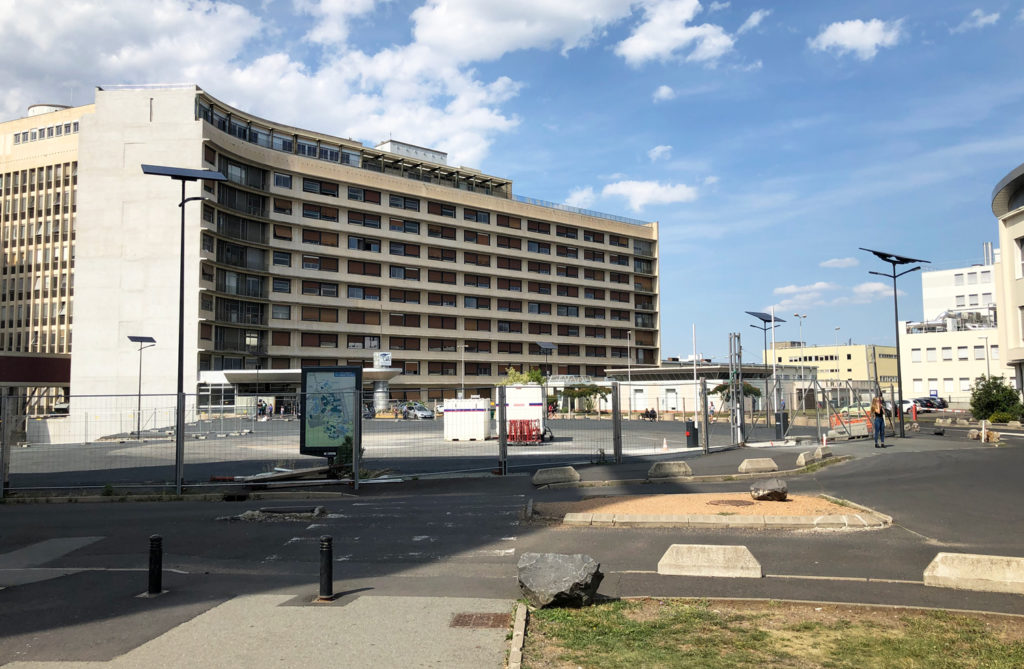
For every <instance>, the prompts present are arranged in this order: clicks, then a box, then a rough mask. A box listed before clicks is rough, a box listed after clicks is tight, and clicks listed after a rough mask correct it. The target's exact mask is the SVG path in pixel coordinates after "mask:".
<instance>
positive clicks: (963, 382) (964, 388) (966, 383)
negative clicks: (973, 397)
mask: <svg viewBox="0 0 1024 669" xmlns="http://www.w3.org/2000/svg"><path fill="white" fill-rule="evenodd" d="M970 391H971V380H970V379H965V378H963V377H961V378H960V392H962V393H969V392H970Z"/></svg>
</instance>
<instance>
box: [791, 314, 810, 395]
mask: <svg viewBox="0 0 1024 669" xmlns="http://www.w3.org/2000/svg"><path fill="white" fill-rule="evenodd" d="M793 317H794V318H797V319H799V321H800V383H801V384H803V382H804V319H805V318H807V314H793ZM799 408H800V410H801V411H803V409H804V389H803V386H802V385H801V388H800V403H799ZM801 415H802V414H801Z"/></svg>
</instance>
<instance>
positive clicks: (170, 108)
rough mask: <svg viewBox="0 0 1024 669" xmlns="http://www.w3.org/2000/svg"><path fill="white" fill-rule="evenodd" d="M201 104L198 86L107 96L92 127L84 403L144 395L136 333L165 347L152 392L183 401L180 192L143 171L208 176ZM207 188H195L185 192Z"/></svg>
mask: <svg viewBox="0 0 1024 669" xmlns="http://www.w3.org/2000/svg"><path fill="white" fill-rule="evenodd" d="M194 100H195V89H194V88H192V87H188V88H180V89H172V90H167V89H165V90H160V91H149V90H125V91H97V93H96V110H95V113H94V114H92V115H88V116H85V117H83V119H82V121H81V124H82V126H81V133H80V136H79V142H80V143H79V172H78V174H79V177H78V178H79V189H78V192H79V201H78V226H77V243H76V249H75V300H74V314H73V316H74V324H73V327H72V336H73V338H74V342H73V350H74V351H75V352H76V353H75V355H74V356H73V357H72V363H71V393H72V395H73V396H76V395H113V394H121V395H125V394H127V395H135V394H136V392H137V391H138V365H139V353H138V346H137V345H135V344H132V343H131V342H129V341H128V336H129V335H148V336H150V337H153V338H155V339H156V342H157V343H156V346H154V347H152V348H149V349H147V350H145V351H144V352H143V376H142V393H143V394H149V393H169V394H173V393H175V392H176V380H177V356H178V344H177V342H178V334H177V333H178V304H179V264H178V263H179V244H180V237H179V235H180V229H181V228H180V226H181V213H180V212H181V209H180V208H179V207H178V203H179V202H180V200H181V186H180V182H177V181H172V180H171V179H170V178H167V177H158V176H146V175H143V173H142V169H141V167H140V166H141V165H142V164H143V163H150V164H156V165H167V166H174V167H185V168H202V167H203V164H202V156H203V152H202V124H201V122H198V121H196V120H195V114H194ZM200 189H201V186H200V185H199V184H198V183H190V184H188V185H187V188H186V194H187V196H189V197H191V196H196V195H199V194H200ZM201 209H202V205H201V204H200V203H196V202H193V203H189V204H187V205H186V209H185V213H186V221H187V225H186V241H185V244H186V249H188V251H187V252H186V254H185V256H186V262H185V291H184V294H185V329H184V331H185V340H184V344H185V345H184V351H185V378H184V389H185V392H186V393H191V392H194V391H195V385H196V355H197V348H198V330H197V326H196V314H197V312H198V304H197V302H198V299H199V292H198V280H199V265H198V263H199V255H200V254H199V253H198V248H199V221H200V220H201V215H202V213H201ZM143 399H144V402H143V404H144V406H145V404H147V402H146V398H143ZM165 402H166V400H164V399H161V400H160V401H159V403H160V404H165ZM74 404H75V403H74V401H72V408H71V410H72V413H74V412H75V406H74ZM72 422H74V421H72Z"/></svg>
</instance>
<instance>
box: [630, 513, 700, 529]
mask: <svg viewBox="0 0 1024 669" xmlns="http://www.w3.org/2000/svg"><path fill="white" fill-rule="evenodd" d="M687 525H688V523H687V520H686V516H672V515H660V514H653V513H633V514H629V513H627V514H616V515H615V526H616V527H686V526H687Z"/></svg>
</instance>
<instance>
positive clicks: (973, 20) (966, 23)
mask: <svg viewBox="0 0 1024 669" xmlns="http://www.w3.org/2000/svg"><path fill="white" fill-rule="evenodd" d="M998 20H999V12H992V13H991V14H986V13H985V12H983V11H982V10H980V9H975V10H974V11H973V12H971V13H970V14H969V15H968V16H967V18H966V19H964V20H963V22H962V23H961V24H960V25H958V26H957V27H955V28H950V29H949V32H950V33H952V34H955V33H963V32H967V31H968V30H975V29H977V28H984V27H985V26H991V25H995V23H996V21H998Z"/></svg>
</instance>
